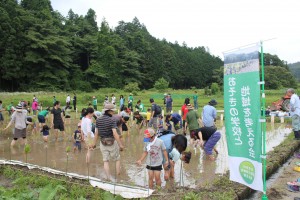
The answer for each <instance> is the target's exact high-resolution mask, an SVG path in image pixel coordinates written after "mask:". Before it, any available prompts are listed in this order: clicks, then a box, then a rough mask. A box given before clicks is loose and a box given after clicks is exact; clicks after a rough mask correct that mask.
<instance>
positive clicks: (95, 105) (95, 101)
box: [93, 96, 97, 110]
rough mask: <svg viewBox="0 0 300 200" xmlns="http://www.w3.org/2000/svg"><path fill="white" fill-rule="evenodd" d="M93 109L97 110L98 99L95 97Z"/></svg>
mask: <svg viewBox="0 0 300 200" xmlns="http://www.w3.org/2000/svg"><path fill="white" fill-rule="evenodd" d="M93 108H94V110H97V98H96V97H95V96H93Z"/></svg>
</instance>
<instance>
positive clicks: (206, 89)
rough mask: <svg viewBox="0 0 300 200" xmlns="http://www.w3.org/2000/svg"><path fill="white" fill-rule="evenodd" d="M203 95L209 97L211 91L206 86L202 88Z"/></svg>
mask: <svg viewBox="0 0 300 200" xmlns="http://www.w3.org/2000/svg"><path fill="white" fill-rule="evenodd" d="M204 95H211V89H209V87H208V86H206V87H205V88H204Z"/></svg>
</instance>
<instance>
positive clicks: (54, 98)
mask: <svg viewBox="0 0 300 200" xmlns="http://www.w3.org/2000/svg"><path fill="white" fill-rule="evenodd" d="M52 102H53V105H54V104H55V102H56V97H55V96H53V100H52Z"/></svg>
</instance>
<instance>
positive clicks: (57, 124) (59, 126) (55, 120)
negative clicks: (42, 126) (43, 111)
mask: <svg viewBox="0 0 300 200" xmlns="http://www.w3.org/2000/svg"><path fill="white" fill-rule="evenodd" d="M63 118H64V116H63V112H62V110H61V109H60V102H59V101H56V102H55V103H54V107H53V109H52V111H51V123H52V124H51V125H52V127H53V126H54V130H55V134H56V135H55V137H56V140H57V139H58V130H60V131H61V132H62V134H63V137H64V136H65V127H64V120H63Z"/></svg>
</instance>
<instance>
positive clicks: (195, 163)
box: [0, 115, 291, 188]
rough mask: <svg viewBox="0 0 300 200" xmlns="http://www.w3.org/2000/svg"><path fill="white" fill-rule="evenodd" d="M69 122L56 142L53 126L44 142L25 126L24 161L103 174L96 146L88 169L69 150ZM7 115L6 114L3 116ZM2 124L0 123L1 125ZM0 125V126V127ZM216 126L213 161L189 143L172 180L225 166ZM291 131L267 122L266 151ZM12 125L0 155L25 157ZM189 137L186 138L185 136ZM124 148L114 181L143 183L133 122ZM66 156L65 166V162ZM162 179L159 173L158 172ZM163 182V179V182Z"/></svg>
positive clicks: (203, 177)
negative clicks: (186, 160) (183, 161)
mask: <svg viewBox="0 0 300 200" xmlns="http://www.w3.org/2000/svg"><path fill="white" fill-rule="evenodd" d="M72 117H73V118H72V120H71V123H70V124H69V125H66V138H67V139H65V140H64V141H63V140H62V137H60V139H59V140H58V141H57V142H56V141H55V137H54V132H53V130H50V140H49V142H48V144H47V145H46V144H45V143H44V142H43V140H42V136H41V134H40V133H32V131H31V128H30V127H29V128H28V129H27V130H28V143H29V144H30V145H31V152H30V153H29V154H28V156H27V162H29V163H32V164H37V165H40V166H47V167H51V168H54V169H58V170H62V171H66V170H67V171H68V172H73V173H78V174H82V175H90V176H93V177H97V178H100V179H104V178H105V173H104V169H103V162H102V154H101V152H100V150H99V147H97V148H96V149H95V150H94V151H93V152H92V156H91V162H90V166H89V169H88V167H87V165H86V163H85V155H86V151H85V150H82V151H81V152H76V153H73V151H72V150H73V141H72V136H71V135H72V133H73V132H74V131H75V130H76V127H77V126H76V124H77V123H78V121H79V120H78V117H79V115H78V116H76V117H77V119H75V116H72ZM7 118H8V117H6V119H7ZM2 126H3V125H2ZM0 129H2V127H0ZM218 129H219V131H220V132H221V133H222V137H221V140H220V141H219V142H218V144H217V150H218V151H219V155H218V156H217V158H216V161H215V162H212V161H208V160H207V159H206V158H205V155H204V153H203V151H202V150H201V149H200V148H199V147H196V148H194V147H191V146H189V147H188V148H189V150H190V151H191V152H192V154H193V155H192V160H191V162H190V164H182V165H181V161H178V162H177V163H176V165H175V183H176V184H177V185H179V184H180V182H181V185H184V186H188V187H192V188H195V187H197V186H199V185H205V184H208V183H210V182H211V181H212V180H213V179H214V178H215V177H216V176H221V175H222V174H224V173H226V171H227V170H228V161H227V145H226V137H225V127H224V126H223V124H221V123H220V124H218ZM289 132H291V129H290V127H287V126H286V124H275V125H270V124H268V125H267V150H268V151H270V150H272V148H273V147H274V146H277V145H278V144H279V143H280V142H281V141H282V140H283V139H284V138H285V137H286V136H287V135H288V133H289ZM11 134H12V129H9V130H8V131H5V132H2V133H1V134H0V158H1V159H3V158H4V159H8V160H10V159H12V160H20V161H24V162H25V160H26V157H25V154H24V150H23V149H24V146H23V145H19V143H18V145H17V146H16V147H15V148H10V142H11V138H12V135H11ZM188 139H189V138H188ZM123 140H124V143H125V146H126V149H125V151H123V152H121V175H120V176H118V177H117V181H118V182H121V183H125V184H129V185H139V186H147V185H148V184H147V179H148V177H147V171H146V169H145V165H143V166H137V165H136V164H135V162H136V160H137V159H139V158H140V156H141V154H142V151H143V135H142V134H138V132H137V131H136V129H135V126H134V125H133V126H132V128H131V131H130V134H124V139H123ZM67 146H70V147H71V152H70V153H68V157H67V153H66V147H67ZM67 159H68V167H67V165H66V163H67ZM110 170H111V174H112V177H113V178H114V177H115V165H114V163H113V162H112V163H110ZM181 171H182V172H183V173H182V174H183V178H182V179H181V178H180V174H181V173H180V172H181ZM161 176H162V180H163V173H162V175H161ZM165 184H166V183H165V182H164V181H163V186H164V185H165Z"/></svg>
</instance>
